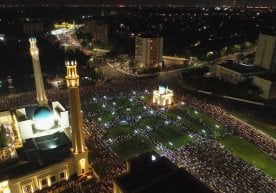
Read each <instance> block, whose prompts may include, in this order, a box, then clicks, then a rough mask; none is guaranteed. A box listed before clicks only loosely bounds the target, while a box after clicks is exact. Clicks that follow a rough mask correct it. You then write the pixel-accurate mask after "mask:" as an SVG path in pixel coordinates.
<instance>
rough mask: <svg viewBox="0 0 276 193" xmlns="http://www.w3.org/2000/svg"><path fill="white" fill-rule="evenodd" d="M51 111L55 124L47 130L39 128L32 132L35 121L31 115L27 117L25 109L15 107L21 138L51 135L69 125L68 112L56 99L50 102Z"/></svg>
mask: <svg viewBox="0 0 276 193" xmlns="http://www.w3.org/2000/svg"><path fill="white" fill-rule="evenodd" d="M52 111H53V114H54V116H53V119H54V120H53V122H55V126H54V127H53V128H51V129H48V130H39V131H37V132H34V129H33V127H34V125H35V121H34V120H33V118H32V117H27V113H26V109H25V108H20V109H16V110H15V115H16V117H17V118H18V120H17V124H18V127H19V131H20V134H21V137H22V140H26V139H29V138H36V137H41V136H45V135H51V134H54V133H56V132H63V131H64V130H65V129H66V128H68V127H69V113H68V111H67V110H65V108H64V107H63V106H62V105H61V104H60V103H59V102H58V101H55V102H53V103H52ZM22 117H25V118H26V119H24V120H21V118H22Z"/></svg>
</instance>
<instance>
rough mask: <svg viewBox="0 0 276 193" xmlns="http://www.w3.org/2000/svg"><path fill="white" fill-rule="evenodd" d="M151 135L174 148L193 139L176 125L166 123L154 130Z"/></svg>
mask: <svg viewBox="0 0 276 193" xmlns="http://www.w3.org/2000/svg"><path fill="white" fill-rule="evenodd" d="M150 135H152V136H153V137H154V138H155V139H157V140H158V141H160V142H161V143H162V144H163V145H165V146H166V147H168V148H170V149H173V148H177V147H181V146H183V145H186V144H188V143H189V142H191V141H192V140H193V139H192V138H191V137H190V136H189V135H188V134H186V133H184V132H183V131H180V130H179V129H178V128H177V127H176V126H174V125H166V126H164V127H161V128H159V129H155V130H153V131H152V132H151V133H150Z"/></svg>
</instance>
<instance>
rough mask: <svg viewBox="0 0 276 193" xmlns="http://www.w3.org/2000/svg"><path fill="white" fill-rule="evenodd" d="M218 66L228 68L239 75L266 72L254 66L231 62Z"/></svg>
mask: <svg viewBox="0 0 276 193" xmlns="http://www.w3.org/2000/svg"><path fill="white" fill-rule="evenodd" d="M218 65H219V66H222V67H225V68H228V69H230V70H233V71H236V72H239V73H241V74H259V73H265V72H267V70H265V69H263V68H260V67H258V66H254V65H247V64H240V63H232V62H226V63H222V64H218Z"/></svg>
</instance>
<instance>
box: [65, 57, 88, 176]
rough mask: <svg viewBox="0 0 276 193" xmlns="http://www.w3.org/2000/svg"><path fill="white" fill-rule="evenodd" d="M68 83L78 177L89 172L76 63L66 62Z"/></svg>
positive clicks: (75, 167)
mask: <svg viewBox="0 0 276 193" xmlns="http://www.w3.org/2000/svg"><path fill="white" fill-rule="evenodd" d="M65 66H66V68H67V75H66V77H65V78H66V83H67V86H68V90H69V105H70V121H71V129H72V152H73V155H74V169H75V172H76V173H77V175H81V174H84V173H86V172H88V150H87V147H86V146H85V141H84V136H83V123H82V116H81V107H80V93H79V75H78V74H77V63H76V61H66V62H65Z"/></svg>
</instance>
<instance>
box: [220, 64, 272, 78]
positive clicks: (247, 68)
mask: <svg viewBox="0 0 276 193" xmlns="http://www.w3.org/2000/svg"><path fill="white" fill-rule="evenodd" d="M266 72H267V70H265V69H263V68H261V67H258V66H254V65H250V64H242V63H233V62H226V63H222V64H218V65H217V66H216V75H217V76H218V77H222V78H223V79H225V80H227V81H229V82H232V83H238V82H240V81H243V80H245V79H246V78H250V77H253V76H254V75H259V74H264V73H266Z"/></svg>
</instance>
